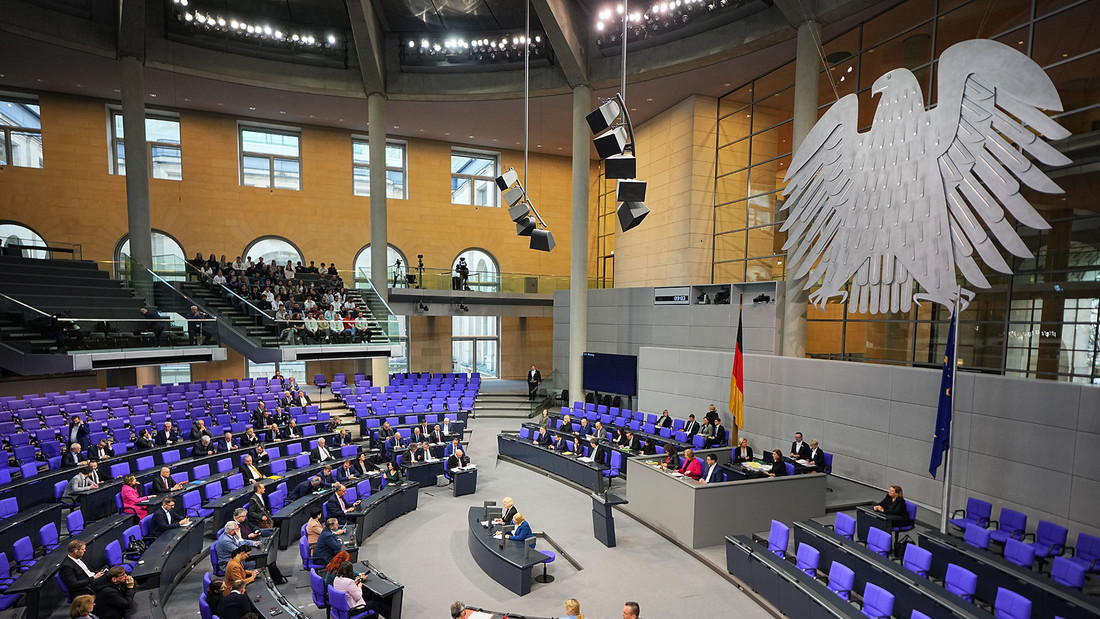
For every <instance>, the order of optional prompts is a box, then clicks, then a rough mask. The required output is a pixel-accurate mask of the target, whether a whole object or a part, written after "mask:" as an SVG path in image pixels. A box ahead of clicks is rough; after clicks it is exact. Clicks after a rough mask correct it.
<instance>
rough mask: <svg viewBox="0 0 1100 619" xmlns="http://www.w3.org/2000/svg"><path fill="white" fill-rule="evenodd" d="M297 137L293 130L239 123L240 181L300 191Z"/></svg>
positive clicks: (247, 183)
mask: <svg viewBox="0 0 1100 619" xmlns="http://www.w3.org/2000/svg"><path fill="white" fill-rule="evenodd" d="M300 140H301V137H300V134H299V132H298V131H296V130H290V129H288V130H270V129H261V128H257V127H245V126H241V128H240V145H241V153H240V154H241V184H242V185H244V186H246V187H273V188H275V189H290V190H293V191H298V190H301V188H302V173H301V171H302V162H301V158H302V153H301V148H300Z"/></svg>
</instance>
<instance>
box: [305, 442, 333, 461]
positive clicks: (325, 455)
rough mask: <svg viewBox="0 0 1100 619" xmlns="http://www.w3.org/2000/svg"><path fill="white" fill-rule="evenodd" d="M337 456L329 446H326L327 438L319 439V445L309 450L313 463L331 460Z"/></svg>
mask: <svg viewBox="0 0 1100 619" xmlns="http://www.w3.org/2000/svg"><path fill="white" fill-rule="evenodd" d="M335 459H336V457H335V456H333V455H332V452H331V451H329V448H328V447H326V446H325V439H324V438H319V439H317V446H316V447H314V448H313V449H311V450H309V461H310V462H313V463H319V462H330V461H332V460H335Z"/></svg>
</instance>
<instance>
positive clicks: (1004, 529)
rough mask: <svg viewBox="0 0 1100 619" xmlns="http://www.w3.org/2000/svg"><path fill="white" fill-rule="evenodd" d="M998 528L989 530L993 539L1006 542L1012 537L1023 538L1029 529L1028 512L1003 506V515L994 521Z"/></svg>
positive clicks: (999, 542) (1001, 542)
mask: <svg viewBox="0 0 1100 619" xmlns="http://www.w3.org/2000/svg"><path fill="white" fill-rule="evenodd" d="M994 522H996V523H997V528H995V529H993V530H992V531H990V532H989V538H990V540H991V541H994V542H997V543H998V544H1002V545H1003V544H1005V542H1007V541H1008V540H1010V539H1017V540H1022V539H1023V538H1024V532H1025V530H1026V529H1027V514H1025V513H1023V512H1018V511H1016V510H1014V509H1009V508H1007V507H1002V508H1001V517H1000V519H999V520H996V521H994Z"/></svg>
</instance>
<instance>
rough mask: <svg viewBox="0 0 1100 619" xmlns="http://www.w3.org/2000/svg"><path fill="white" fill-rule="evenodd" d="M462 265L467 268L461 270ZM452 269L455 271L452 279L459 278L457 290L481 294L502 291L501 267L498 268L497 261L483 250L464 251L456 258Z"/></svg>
mask: <svg viewBox="0 0 1100 619" xmlns="http://www.w3.org/2000/svg"><path fill="white" fill-rule="evenodd" d="M460 264H465V266H466V268H465V269H460V268H459V265H460ZM451 269H452V270H453V271H454V273H453V275H452V277H456V278H458V279H457V280H454V287H455V289H456V290H458V289H461V288H465V289H466V290H477V291H480V292H499V291H500V267H499V266H497V261H496V259H494V258H493V257H492V256H491V255H490V254H488V253H487V252H485V251H483V250H480V249H467V250H465V251H463V252H462V253H460V254H459V255H458V256H456V257H455V261H454V263H453V264H452V265H451ZM467 271H468V272H467ZM463 279H465V281H463Z"/></svg>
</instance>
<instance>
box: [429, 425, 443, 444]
mask: <svg viewBox="0 0 1100 619" xmlns="http://www.w3.org/2000/svg"><path fill="white" fill-rule="evenodd" d="M428 441H429V442H431V443H433V444H437V445H438V444H439V443H442V442H443V430H442V429H441V428H440V427H439V424H438V423H437V424H435V427H434V428H432V431H431V433H430V434H428Z"/></svg>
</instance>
